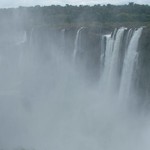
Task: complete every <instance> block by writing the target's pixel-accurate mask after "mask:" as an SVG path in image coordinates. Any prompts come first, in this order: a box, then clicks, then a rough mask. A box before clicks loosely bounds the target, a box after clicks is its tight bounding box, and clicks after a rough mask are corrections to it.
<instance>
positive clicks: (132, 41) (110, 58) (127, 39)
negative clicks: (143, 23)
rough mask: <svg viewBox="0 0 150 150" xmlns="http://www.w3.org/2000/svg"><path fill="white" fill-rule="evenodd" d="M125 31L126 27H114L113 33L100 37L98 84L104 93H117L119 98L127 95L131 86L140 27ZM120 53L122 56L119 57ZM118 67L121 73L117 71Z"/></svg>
mask: <svg viewBox="0 0 150 150" xmlns="http://www.w3.org/2000/svg"><path fill="white" fill-rule="evenodd" d="M125 31H127V29H126V28H124V27H122V28H120V29H118V30H116V29H115V31H114V32H113V34H107V35H102V38H101V55H100V63H101V64H100V66H101V78H100V84H101V87H102V89H103V91H104V92H105V93H106V94H110V95H111V94H116V96H117V95H118V94H119V98H122V97H125V96H127V95H129V91H130V88H131V86H132V78H133V76H134V74H133V70H134V66H135V64H136V63H137V61H138V53H137V48H138V41H139V38H140V36H141V33H142V28H139V29H138V30H133V29H129V30H128V31H127V34H125ZM121 55H123V56H124V57H122V58H120V57H121ZM121 59H123V60H121ZM121 61H122V62H123V63H121ZM102 66H103V67H102ZM119 68H121V72H122V73H120V72H119Z"/></svg>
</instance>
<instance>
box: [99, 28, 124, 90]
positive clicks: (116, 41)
mask: <svg viewBox="0 0 150 150" xmlns="http://www.w3.org/2000/svg"><path fill="white" fill-rule="evenodd" d="M125 30H126V28H123V27H122V28H120V29H118V30H116V29H115V31H114V33H113V34H112V36H111V35H110V34H109V35H104V36H105V37H106V49H105V59H104V62H103V63H104V71H103V79H102V80H103V86H105V90H109V91H110V90H112V89H113V88H114V87H113V86H115V85H117V82H118V66H119V53H120V49H121V45H122V39H123V35H124V31H125ZM102 40H103V39H102ZM102 42H103V41H102ZM101 45H102V46H103V44H102V43H101ZM103 47H104V46H103ZM101 57H102V55H101Z"/></svg>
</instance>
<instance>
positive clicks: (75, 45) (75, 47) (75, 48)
mask: <svg viewBox="0 0 150 150" xmlns="http://www.w3.org/2000/svg"><path fill="white" fill-rule="evenodd" d="M82 29H84V27H81V28H79V29H78V31H77V34H76V38H75V42H74V50H73V62H75V60H76V54H77V52H78V50H79V46H80V45H79V38H80V33H81V31H82Z"/></svg>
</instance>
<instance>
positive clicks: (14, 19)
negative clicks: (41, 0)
mask: <svg viewBox="0 0 150 150" xmlns="http://www.w3.org/2000/svg"><path fill="white" fill-rule="evenodd" d="M133 22H134V24H133ZM6 23H7V24H8V25H9V26H10V25H11V26H12V27H14V28H15V27H16V26H17V28H18V27H24V28H31V27H33V26H43V25H46V26H55V27H56V26H57V27H60V26H81V25H85V26H100V25H104V26H116V25H117V26H120V25H122V24H125V25H128V26H133V25H134V26H139V25H146V26H150V6H149V5H139V4H134V3H132V2H131V3H129V4H128V5H119V6H115V5H111V4H107V5H103V6H102V5H94V6H82V5H80V6H71V5H66V6H59V5H57V6H55V5H52V6H44V7H41V6H35V7H19V8H9V9H0V27H3V26H4V24H6Z"/></svg>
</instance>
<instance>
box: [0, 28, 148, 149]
mask: <svg viewBox="0 0 150 150" xmlns="http://www.w3.org/2000/svg"><path fill="white" fill-rule="evenodd" d="M38 29H39V28H38ZM82 29H83V27H82V28H80V29H79V30H78V31H77V34H76V38H75V41H72V47H69V49H68V51H69V50H70V48H72V49H73V50H74V51H73V53H72V54H71V58H72V55H73V58H72V59H73V63H70V59H68V57H65V54H66V53H65V52H66V51H65V49H64V53H63V57H62V56H61V54H62V53H61V52H60V50H61V48H62V46H64V48H66V47H67V46H66V45H67V44H68V43H67V42H68V41H69V42H70V41H71V40H68V39H67V40H66V39H65V38H66V37H65V36H66V35H67V36H68V37H69V34H68V32H69V31H68V30H67V34H64V30H61V31H60V30H58V31H59V33H60V34H61V35H60V34H59V35H58V36H59V38H58V40H56V41H55V40H53V42H51V41H50V40H51V39H53V38H54V37H53V33H54V31H56V30H54V31H53V30H52V29H51V30H50V32H48V33H51V34H46V38H48V40H47V42H49V44H51V45H50V47H49V46H48V47H46V46H45V45H44V44H46V43H45V41H42V39H46V38H45V29H44V31H43V30H42V29H40V30H37V29H36V30H34V32H33V29H32V30H31V34H30V37H28V40H27V42H25V43H24V44H22V46H23V48H22V49H23V51H24V53H23V58H22V59H21V64H20V68H21V70H22V75H21V76H22V77H20V78H18V79H20V81H21V82H20V84H19V85H18V88H17V89H18V90H19V92H18V93H17V94H16V95H9V94H7V96H6V97H4V96H2V95H0V98H1V99H2V100H1V101H0V122H1V128H0V133H1V134H0V145H1V147H2V148H3V149H4V150H5V147H6V150H7V149H15V148H17V147H21V148H24V149H29V150H30V149H35V150H42V149H45V150H50V149H54V150H84V149H87V150H141V149H143V150H147V149H149V147H150V145H149V131H150V130H149V127H147V126H148V125H149V123H147V122H146V121H145V120H146V117H143V118H142V117H140V116H139V115H134V114H132V113H131V112H130V111H129V110H125V109H124V110H123V111H122V105H119V107H118V105H116V103H117V102H118V101H117V102H116V99H117V97H118V95H120V98H122V97H124V96H125V95H128V92H129V90H130V89H131V86H132V85H131V84H132V78H133V76H135V73H134V71H133V70H134V66H135V63H136V61H138V57H137V48H138V41H139V38H140V36H141V32H142V28H139V29H138V30H136V31H134V30H133V29H130V30H127V29H126V28H120V29H115V31H114V32H113V33H112V34H111V33H110V34H108V32H107V34H105V35H102V38H101V41H100V43H101V47H100V48H99V47H98V46H99V34H95V33H92V34H91V30H90V32H88V34H87V36H90V38H87V41H84V40H83V39H81V38H83V37H85V36H81V33H82V32H81V31H82ZM87 30H88V29H87ZM46 31H47V29H46ZM48 31H49V30H48ZM133 31H134V32H133ZM42 32H44V34H41V33H42ZM72 33H74V32H72ZM28 35H29V34H28ZM93 35H94V36H93ZM91 36H93V37H97V39H98V40H97V43H98V46H97V45H96V42H95V39H93V38H91ZM49 37H51V38H49ZM68 37H67V38H68ZM69 38H70V39H72V36H70V37H69ZM89 39H90V40H91V41H92V40H93V41H94V44H95V45H96V46H97V49H98V50H99V49H101V50H100V51H98V52H100V53H98V52H97V51H96V50H95V49H96V48H95V47H96V46H95V45H92V46H91V47H90V46H89V45H90V44H91V43H90V42H91V41H90V40H89ZM59 40H60V41H59ZM64 40H65V42H64V43H65V44H66V45H64V43H63V41H64ZM39 41H40V42H39ZM81 41H84V42H83V43H81ZM93 41H92V42H93ZM58 42H60V44H58ZM87 43H88V44H87ZM25 44H28V45H26V46H24V45H25ZM69 44H70V43H69ZM69 44H68V45H69ZM80 44H82V46H81V45H80ZM84 44H85V45H86V44H87V45H86V46H85V47H83V45H84ZM70 45H71V44H70ZM70 45H69V46H70ZM123 45H124V46H125V47H124V48H122V47H123ZM44 46H45V47H44ZM59 46H60V47H59ZM73 46H74V48H73ZM20 47H21V45H20ZM57 48H58V49H57ZM80 48H85V49H84V51H82V54H81V53H79V55H80V54H81V55H82V56H83V55H84V56H85V57H79V59H82V58H84V59H86V58H87V60H88V65H90V63H91V61H92V62H94V63H95V62H96V61H93V59H98V61H99V54H101V56H100V63H101V64H100V65H97V64H94V63H93V64H94V65H95V66H96V65H97V66H96V67H97V68H96V67H95V66H94V65H92V67H93V68H94V69H95V68H96V69H100V71H101V74H100V75H101V77H100V85H101V89H99V86H97V85H95V84H94V86H91V84H87V83H86V81H87V80H84V77H83V76H82V75H81V74H80V71H83V70H81V69H78V68H74V63H76V62H77V61H75V60H76V57H77V53H78V51H80ZM45 49H46V50H47V49H48V50H51V49H52V51H53V53H52V54H53V55H50V56H51V57H48V58H50V60H49V61H47V60H45V59H47V57H46V55H48V54H50V53H46V55H44V54H45V53H44V52H45V51H44V50H45ZM87 51H88V52H87ZM95 52H97V53H96V54H95ZM41 54H42V56H41ZM120 55H121V56H122V57H121V58H123V60H122V61H120ZM40 57H44V59H42V60H43V61H38V60H39V59H37V58H40ZM34 59H35V60H37V63H35V61H34ZM71 62H72V61H71ZM79 62H80V61H79ZM81 62H82V61H81ZM81 62H80V63H81ZM84 62H85V64H84V65H87V64H86V62H87V61H84ZM9 63H11V62H9ZM80 63H78V65H82V64H80ZM78 65H77V67H78ZM100 66H101V67H100ZM86 67H87V66H86ZM90 67H91V66H90ZM90 67H89V66H88V67H87V68H88V69H87V71H86V73H89V72H90V71H91V70H90V69H89V68H90ZM82 68H83V67H82ZM120 68H122V69H121V71H120V70H119V69H120ZM94 69H93V70H94ZM84 71H85V70H84ZM94 73H95V72H94ZM17 77H18V76H17ZM88 79H89V78H88ZM120 79H121V82H120ZM6 81H7V80H6ZM97 82H98V80H97ZM116 82H117V83H116ZM118 83H120V89H119V86H118V85H117V87H116V85H115V84H118ZM113 88H114V89H115V90H114V89H113ZM100 90H101V91H100ZM131 90H132V89H131ZM112 91H115V92H116V91H117V94H118V95H117V94H116V93H115V94H116V95H117V96H116V97H115V96H114V95H113V93H112ZM103 92H104V93H103ZM3 99H4V100H3ZM110 101H111V102H110ZM115 102H116V103H115ZM120 112H121V113H120ZM143 122H146V123H147V124H146V123H145V124H144V123H143ZM146 144H147V145H146ZM145 145H146V146H145Z"/></svg>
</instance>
